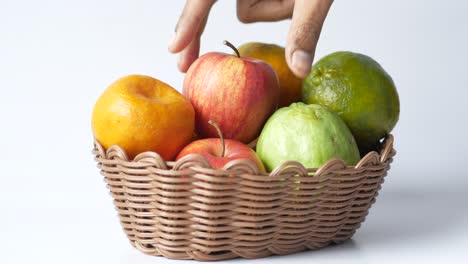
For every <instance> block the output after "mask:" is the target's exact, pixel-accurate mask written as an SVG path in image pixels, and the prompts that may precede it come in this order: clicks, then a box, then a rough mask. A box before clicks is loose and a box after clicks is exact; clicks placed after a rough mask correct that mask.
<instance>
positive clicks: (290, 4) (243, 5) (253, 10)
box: [237, 0, 294, 23]
mask: <svg viewBox="0 0 468 264" xmlns="http://www.w3.org/2000/svg"><path fill="white" fill-rule="evenodd" d="M293 8H294V0H237V17H238V18H239V20H240V21H241V22H244V23H252V22H257V21H278V20H283V19H286V18H290V17H291V15H292V11H293Z"/></svg>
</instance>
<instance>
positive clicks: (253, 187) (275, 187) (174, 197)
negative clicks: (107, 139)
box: [93, 135, 396, 261]
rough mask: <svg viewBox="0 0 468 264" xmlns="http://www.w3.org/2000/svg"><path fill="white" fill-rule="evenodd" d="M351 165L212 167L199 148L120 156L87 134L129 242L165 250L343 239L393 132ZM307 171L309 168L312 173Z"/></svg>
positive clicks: (307, 245)
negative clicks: (262, 169)
mask: <svg viewBox="0 0 468 264" xmlns="http://www.w3.org/2000/svg"><path fill="white" fill-rule="evenodd" d="M379 152H380V153H377V152H370V153H369V154H367V155H366V156H365V157H364V158H362V159H361V161H360V162H359V163H358V164H357V165H356V166H354V167H350V166H348V167H346V166H345V165H344V163H343V161H342V160H340V159H332V160H330V161H328V162H327V163H326V164H325V165H324V166H322V167H321V168H319V169H305V168H304V167H303V166H302V165H301V164H300V163H297V162H287V163H285V164H283V165H281V166H279V167H278V168H276V169H275V170H274V171H273V172H271V173H269V174H264V175H262V174H259V173H258V171H257V169H256V167H255V166H254V165H253V164H252V163H250V162H249V161H246V160H236V161H232V162H230V163H228V164H227V165H226V166H225V168H224V169H223V170H215V169H211V168H210V166H209V164H208V162H207V161H206V160H205V159H204V158H203V157H201V156H199V155H195V154H192V155H189V156H186V157H184V158H183V159H182V160H179V161H178V162H165V161H163V160H162V159H161V158H160V156H159V155H158V154H156V153H154V152H145V153H141V154H140V155H138V156H137V157H135V159H134V160H133V161H129V160H128V159H127V156H126V154H125V152H124V151H123V150H122V149H121V148H119V147H117V146H113V147H111V148H110V149H108V150H107V151H105V150H104V149H103V148H102V146H101V145H100V144H99V143H98V142H95V148H94V151H93V154H94V155H95V159H96V161H97V162H98V168H99V169H100V170H101V173H102V174H103V175H104V177H105V182H106V183H107V185H108V188H109V189H110V192H111V195H112V197H113V199H114V204H115V207H116V209H117V211H118V213H119V217H120V222H121V224H122V226H123V229H124V231H125V233H126V234H127V236H128V239H129V240H130V242H131V244H132V245H133V246H134V247H136V248H137V249H139V250H140V251H142V252H143V253H146V254H149V255H157V256H165V257H167V258H172V259H196V260H204V261H206V260H223V259H230V258H236V257H243V258H260V257H265V256H269V255H272V254H281V255H283V254H291V253H294V252H298V251H303V250H306V249H318V248H322V247H325V246H327V245H329V244H331V243H339V242H342V241H344V240H347V239H349V238H350V237H351V236H352V235H353V234H354V232H355V231H356V229H358V228H359V226H360V225H361V223H362V222H363V221H364V219H365V217H366V215H367V213H368V210H369V208H370V206H371V205H372V204H373V203H374V201H375V198H376V196H377V194H378V191H379V189H380V187H381V184H382V183H383V178H384V176H385V175H386V173H387V171H388V170H389V168H390V163H391V162H392V157H393V156H394V155H395V153H396V152H395V150H394V149H393V137H392V136H391V135H390V136H388V137H387V138H386V140H385V141H384V142H383V143H382V145H381V148H380V151H379ZM311 175H313V177H311Z"/></svg>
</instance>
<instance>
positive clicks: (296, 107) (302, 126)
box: [257, 103, 360, 171]
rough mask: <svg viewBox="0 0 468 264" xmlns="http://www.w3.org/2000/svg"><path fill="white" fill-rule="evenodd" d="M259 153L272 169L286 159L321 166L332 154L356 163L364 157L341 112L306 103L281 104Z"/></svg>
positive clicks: (265, 130)
mask: <svg viewBox="0 0 468 264" xmlns="http://www.w3.org/2000/svg"><path fill="white" fill-rule="evenodd" d="M257 154H258V156H259V157H260V159H261V160H262V162H263V164H264V165H265V167H266V168H267V170H269V171H271V170H273V169H274V168H276V167H277V166H278V165H280V164H281V163H283V162H286V161H298V162H300V163H302V165H304V166H305V167H306V168H318V167H320V166H322V165H323V164H324V163H325V162H326V161H328V160H329V159H331V158H341V159H343V160H344V161H345V163H346V164H347V165H355V164H356V163H357V162H358V161H359V158H360V157H359V150H358V147H357V145H356V142H355V141H354V138H353V135H352V134H351V132H350V131H349V128H348V127H347V126H346V124H345V123H344V122H343V120H341V118H340V117H339V116H338V115H337V114H335V113H333V112H332V111H330V110H329V109H328V108H326V107H324V106H321V105H314V104H310V105H307V104H304V103H293V104H291V105H290V106H288V107H283V108H280V109H278V110H277V111H276V112H275V113H274V114H273V115H272V116H271V117H270V118H269V119H268V121H267V123H266V124H265V126H264V128H263V130H262V133H261V134H260V137H259V139H258V142H257Z"/></svg>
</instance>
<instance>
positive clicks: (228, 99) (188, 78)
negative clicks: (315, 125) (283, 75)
mask: <svg viewBox="0 0 468 264" xmlns="http://www.w3.org/2000/svg"><path fill="white" fill-rule="evenodd" d="M225 44H226V45H228V46H230V47H231V48H233V49H234V50H235V51H236V52H237V50H236V49H235V47H234V46H233V45H232V44H230V43H229V42H225ZM183 93H184V95H185V96H186V97H187V98H188V99H189V100H190V102H191V103H192V104H193V107H194V109H195V115H196V118H195V120H196V125H195V126H196V131H197V135H198V136H199V137H200V138H213V137H216V135H217V132H216V129H214V128H213V127H212V126H211V125H210V124H208V121H209V120H216V122H217V123H218V125H219V127H220V128H221V130H222V131H223V133H224V136H225V138H228V139H234V140H238V141H241V142H243V143H249V142H250V141H252V140H254V139H255V138H256V137H257V136H258V135H259V134H260V131H261V129H262V126H263V125H264V124H265V122H266V120H267V119H268V117H269V116H270V115H271V114H272V113H273V111H274V110H275V109H276V107H277V104H278V98H279V86H278V77H277V76H276V73H275V71H274V70H273V68H271V66H270V65H269V64H268V63H266V62H264V61H261V60H257V59H251V58H246V57H240V56H238V55H230V54H226V53H221V52H210V53H207V54H205V55H203V56H201V57H200V58H198V59H197V60H196V61H195V62H194V63H193V64H192V65H191V66H190V68H189V70H188V71H187V74H186V75H185V80H184V88H183Z"/></svg>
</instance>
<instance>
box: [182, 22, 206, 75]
mask: <svg viewBox="0 0 468 264" xmlns="http://www.w3.org/2000/svg"><path fill="white" fill-rule="evenodd" d="M207 20H208V17H205V19H204V20H203V22H202V23H201V25H200V28H199V30H198V32H196V36H195V38H194V39H193V40H192V42H190V44H189V45H188V46H187V47H186V48H185V49H184V50H182V52H181V53H180V55H179V61H178V63H177V67H178V68H179V70H180V71H181V72H187V70H188V69H189V67H190V65H192V63H193V62H194V61H195V60H196V59H197V58H198V55H199V53H200V38H201V34H202V33H203V30H204V29H205V25H206V21H207Z"/></svg>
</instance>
